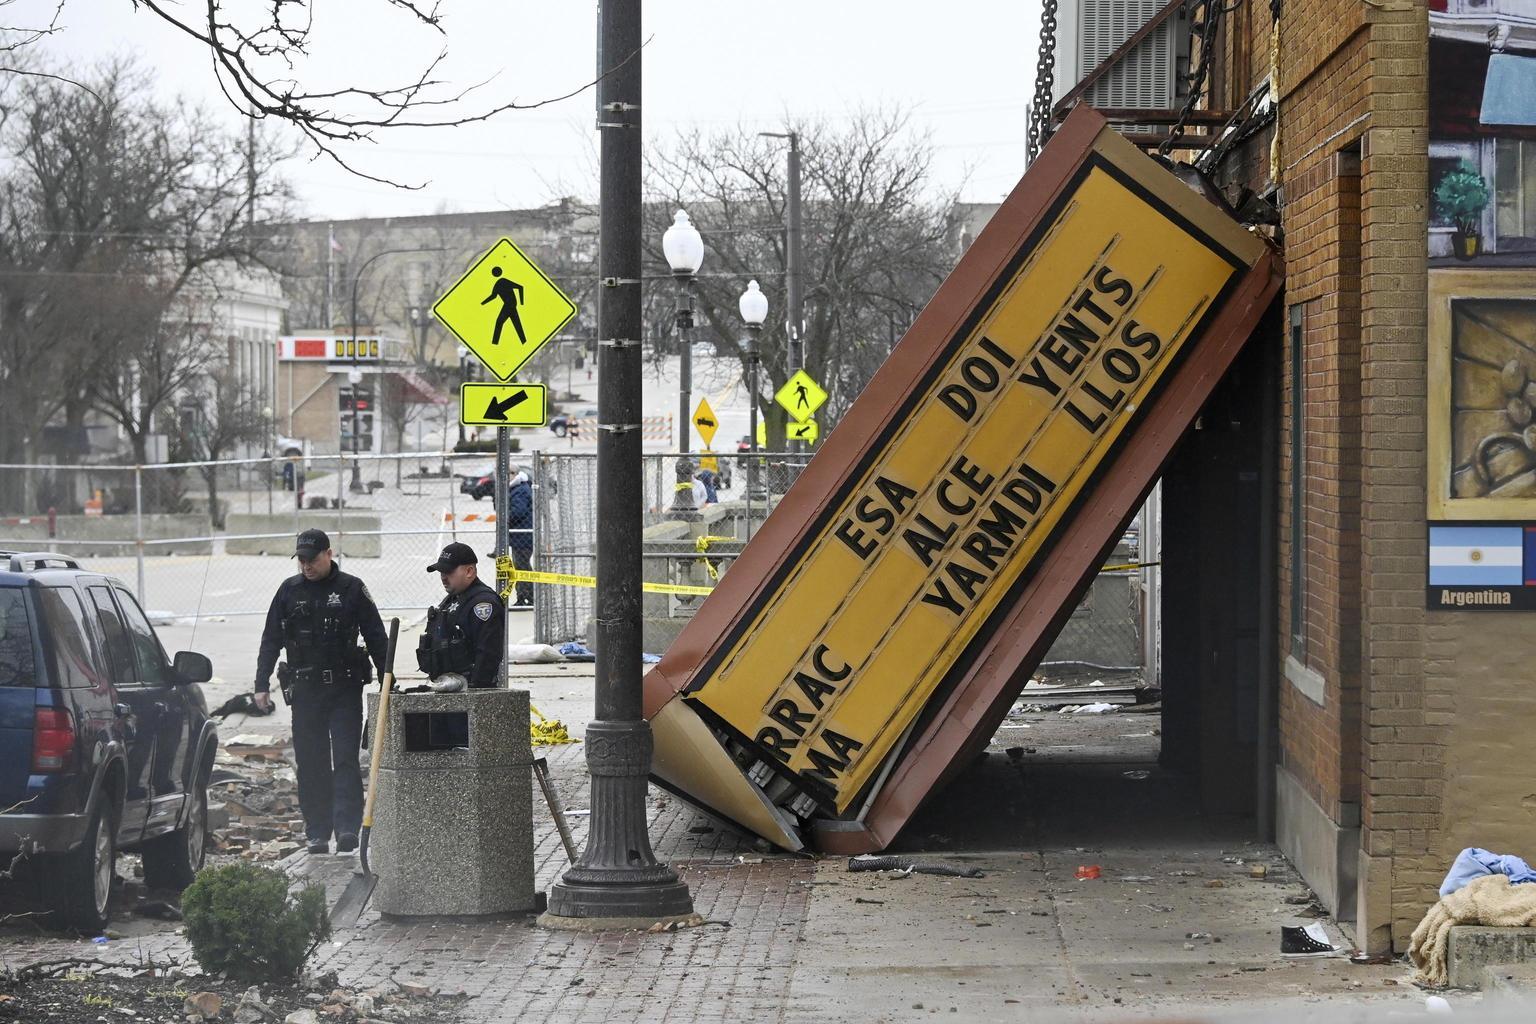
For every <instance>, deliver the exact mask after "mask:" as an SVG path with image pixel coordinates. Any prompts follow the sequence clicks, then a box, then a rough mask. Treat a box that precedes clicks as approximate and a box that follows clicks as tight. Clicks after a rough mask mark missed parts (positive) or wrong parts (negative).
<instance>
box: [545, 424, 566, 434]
mask: <svg viewBox="0 0 1536 1024" xmlns="http://www.w3.org/2000/svg"><path fill="white" fill-rule="evenodd" d="M549 429H550V430H551V431H553V432H554V435H555V436H556V437H564V436H565V424H564V423H555V424H551V426H550V428H549Z"/></svg>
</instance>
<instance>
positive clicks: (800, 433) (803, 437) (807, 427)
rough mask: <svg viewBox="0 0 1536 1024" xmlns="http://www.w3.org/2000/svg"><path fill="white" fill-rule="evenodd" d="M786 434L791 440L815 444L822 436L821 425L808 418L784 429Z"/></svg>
mask: <svg viewBox="0 0 1536 1024" xmlns="http://www.w3.org/2000/svg"><path fill="white" fill-rule="evenodd" d="M784 436H785V437H787V438H789V439H790V440H791V441H804V442H805V443H806V444H814V443H815V442H816V439H817V438H818V437H820V436H821V427H819V426H817V425H816V421H815V420H806V421H805V422H804V423H791V424H789V425H788V426H787V427H786V428H785V429H784Z"/></svg>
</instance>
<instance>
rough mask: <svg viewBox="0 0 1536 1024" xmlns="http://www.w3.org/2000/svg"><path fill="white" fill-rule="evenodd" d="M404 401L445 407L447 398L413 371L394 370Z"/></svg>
mask: <svg viewBox="0 0 1536 1024" xmlns="http://www.w3.org/2000/svg"><path fill="white" fill-rule="evenodd" d="M394 375H395V376H396V377H397V378H399V380H400V390H401V393H402V395H403V397H404V400H405V401H407V402H411V403H413V404H416V405H447V404H448V396H447V395H445V394H443V392H441V391H439V390H438V389H437V388H435V387H433V386H432V385H431V384H430V383H429V382H428V381H427V379H426V378H425V377H423V376H422V375H421V374H419V373H417V372H416V371H415V370H395V371H394Z"/></svg>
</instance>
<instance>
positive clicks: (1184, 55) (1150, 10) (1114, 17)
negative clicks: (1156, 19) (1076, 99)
mask: <svg viewBox="0 0 1536 1024" xmlns="http://www.w3.org/2000/svg"><path fill="white" fill-rule="evenodd" d="M1165 3H1166V0H1061V6H1060V8H1059V10H1058V12H1057V29H1056V82H1055V86H1056V88H1055V93H1056V97H1055V98H1056V99H1058V100H1059V99H1060V98H1061V97H1062V96H1063V95H1065V94H1066V93H1067V92H1068V91H1069V90H1070V89H1072V88H1073V87H1074V86H1076V85H1077V83H1078V82H1081V81H1082V80H1083V79H1084V78H1086V77H1087V76H1088V74H1089V73H1090V72H1092V71H1093V69H1094V68H1096V67H1098V66H1099V64H1100V63H1102V62H1103V61H1104V59H1105V58H1106V57H1108V56H1109V55H1110V54H1112V53H1114V52H1115V50H1116V49H1118V48H1119V47H1120V45H1121V44H1122V43H1124V42H1125V41H1126V40H1127V39H1129V38H1130V37H1131V36H1132V35H1134V34H1135V33H1136V31H1137V30H1138V29H1140V28H1141V27H1142V26H1143V25H1145V24H1146V23H1147V22H1149V21H1151V20H1152V18H1153V16H1155V15H1156V14H1157V12H1158V11H1160V10H1162V8H1163V6H1164V4H1165ZM1188 38H1189V32H1188V27H1187V24H1186V21H1185V17H1184V13H1183V12H1182V11H1180V12H1179V13H1177V14H1175V15H1173V16H1172V17H1170V18H1168V19H1167V20H1166V21H1164V22H1163V23H1162V24H1161V25H1159V26H1158V27H1157V28H1155V29H1153V31H1152V33H1151V34H1150V35H1149V36H1147V38H1146V39H1144V40H1142V41H1141V43H1140V44H1138V45H1137V46H1136V48H1135V49H1133V50H1132V51H1131V52H1130V53H1129V54H1127V55H1126V56H1125V57H1124V58H1123V59H1121V60H1120V61H1119V62H1118V63H1117V64H1116V65H1115V66H1114V67H1112V68H1110V69H1109V71H1108V72H1107V73H1106V74H1104V75H1103V77H1101V78H1100V79H1099V80H1098V81H1097V82H1095V83H1094V84H1093V85H1092V86H1090V87H1089V89H1088V91H1087V93H1086V94H1085V95H1084V96H1083V102H1085V103H1087V104H1088V105H1089V106H1092V107H1132V108H1137V107H1139V108H1142V109H1146V110H1168V109H1171V108H1175V107H1177V106H1178V105H1179V104H1181V103H1183V101H1184V96H1183V87H1182V85H1181V83H1180V79H1179V73H1180V71H1181V69H1182V68H1183V67H1184V65H1185V64H1186V63H1187V61H1188V57H1189V49H1188ZM1116 125H1117V127H1119V128H1121V129H1122V130H1126V131H1153V130H1158V128H1156V127H1154V126H1141V125H1136V124H1134V123H1130V122H1124V121H1120V120H1117V121H1116ZM1162 128H1163V129H1164V130H1166V126H1162Z"/></svg>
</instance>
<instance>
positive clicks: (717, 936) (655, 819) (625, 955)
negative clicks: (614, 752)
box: [3, 744, 815, 1024]
mask: <svg viewBox="0 0 1536 1024" xmlns="http://www.w3.org/2000/svg"><path fill="white" fill-rule="evenodd" d="M541 749H542V752H543V753H545V755H546V756H547V757H548V759H549V765H550V773H551V776H552V777H553V778H554V780H555V785H556V787H557V789H558V791H559V792H560V794H561V795H562V797H563V800H564V803H565V805H566V806H567V807H568V808H572V809H582V808H584V807H585V806H586V803H587V781H586V779H587V776H586V766H585V755H584V748H583V747H582V746H581V745H580V744H573V745H570V746H563V747H555V748H541ZM530 784H532V782H531V780H530ZM650 806H651V813H650V823H651V838H652V842H653V844H654V847H655V849H656V853H657V856H658V857H659V858H661V859H662V860H664V861H666V862H668V863H670V864H672V865H673V866H674V867H676V868H677V869H678V870H679V872H680V874H681V875H682V877H683V879H684V881H686V882H687V883H688V886H689V888H690V890H691V891H692V893H693V898H694V905H695V908H696V909H697V910H698V912H699V914H701V915H702V916H703V917H704V918H705V920H706V921H707V922H708V923H707V924H706V925H704V926H703V927H699V928H691V929H684V930H681V931H677V932H671V933H666V934H660V935H644V934H638V933H609V934H603V935H584V934H576V933H568V932H555V931H547V930H545V929H541V928H538V927H535V926H534V925H533V921H532V918H531V917H527V918H523V917H519V918H515V919H511V920H496V921H487V922H483V923H474V922H461V921H441V922H431V921H422V922H406V921H386V920H384V919H383V918H381V917H380V916H379V914H378V913H377V912H376V911H373V910H371V909H370V910H369V911H367V912H365V913H364V915H363V917H362V918H361V920H360V921H359V922H358V926H357V928H356V929H354V930H351V931H345V932H339V933H338V934H337V935H336V936H335V937H334V939H333V940H332V941H331V942H329V943H327V944H326V945H325V946H324V947H322V949H321V950H320V951H319V952H318V953H317V954H316V956H315V958H314V960H313V961H312V962H311V964H310V965H309V969H310V970H311V971H312V972H314V973H323V972H325V971H336V972H337V974H338V975H340V977H341V981H342V983H343V984H345V985H349V986H357V987H367V986H370V985H374V984H377V983H379V982H383V981H387V980H389V979H395V980H398V981H413V982H417V983H423V984H428V985H432V986H434V987H438V988H440V989H442V990H443V991H445V992H454V991H458V990H463V991H464V992H465V993H466V994H467V995H469V997H470V1001H469V1003H468V1004H467V1007H466V1011H465V1015H466V1019H467V1020H471V1021H484V1022H487V1024H489V1022H505V1021H515V1020H520V1019H527V1020H531V1021H537V1020H559V1021H561V1022H578V1021H625V1020H661V1019H664V1018H666V1017H667V1015H668V1014H677V1015H678V1017H679V1018H680V1019H685V1020H699V1021H711V1020H724V1019H726V1017H727V1015H729V1016H731V1017H732V1018H735V1019H745V1020H751V1021H765V1020H778V1019H780V1018H781V1016H782V1014H783V1012H784V1006H785V1003H786V1001H787V998H788V994H789V981H790V973H791V968H792V965H793V962H794V955H795V948H796V944H797V942H798V941H799V938H800V930H801V927H802V925H803V924H804V922H805V919H806V914H807V907H808V903H809V899H810V894H811V885H810V884H809V883H810V881H811V880H812V878H813V876H814V874H815V865H814V864H813V863H812V862H811V861H809V860H807V859H804V858H796V857H786V856H782V855H771V854H768V855H765V854H763V853H760V852H758V851H757V850H755V849H754V847H753V845H752V844H751V843H749V842H748V841H747V840H745V839H742V838H740V837H738V836H735V835H733V834H732V833H729V832H724V831H722V830H720V829H719V828H718V827H716V826H714V825H711V824H710V823H708V822H707V821H706V819H704V818H703V817H701V816H699V815H697V814H695V813H694V811H693V810H692V808H690V807H689V806H688V805H686V804H684V803H682V802H681V801H680V800H678V799H677V798H676V797H674V796H671V795H670V794H667V793H665V792H663V791H660V790H654V789H653V790H652V791H651V797H650ZM534 824H535V829H536V832H535V841H536V846H535V851H534V856H535V863H536V868H535V871H536V879H535V881H536V885H537V886H538V887H539V888H540V889H543V890H547V889H548V888H549V886H550V884H552V883H553V882H554V881H555V880H556V879H557V878H558V877H559V876H560V873H561V872H562V871H564V869H565V867H566V856H565V850H564V848H563V847H562V845H561V843H560V837H559V834H558V832H557V831H556V830H555V827H554V823H553V821H552V820H551V819H550V817H549V814H548V811H547V810H546V808H545V805H544V802H543V800H542V798H541V796H540V795H539V793H538V791H537V789H535V804H534ZM571 825H572V832H573V833H574V837H575V840H576V845H577V848H578V849H580V848H581V847H582V845H583V844H584V843H585V841H586V832H587V818H586V816H585V815H583V814H578V815H574V816H572V818H571ZM351 863H352V862H351V860H350V859H343V858H336V857H316V858H310V857H309V856H308V855H306V854H298V855H295V856H294V857H292V858H290V859H289V860H288V861H286V862H284V864H283V866H284V867H285V868H286V869H287V870H289V871H290V872H291V873H293V874H295V875H299V876H302V877H306V878H309V879H311V880H314V881H316V882H319V883H321V884H323V885H325V887H326V889H327V895H328V896H329V898H330V900H331V901H332V902H334V900H335V899H336V897H337V896H339V895H340V892H341V890H342V889H343V888H345V886H346V884H347V882H348V881H350V879H351V878H352V868H351ZM63 956H87V957H92V956H94V957H100V958H101V959H104V960H111V961H114V962H122V963H133V962H135V961H138V960H141V959H143V958H145V957H148V958H151V959H155V960H164V959H167V958H173V957H174V958H176V959H178V960H182V961H183V962H186V963H188V964H190V963H191V962H192V961H191V955H190V951H189V949H188V947H187V945H186V943H185V942H184V941H183V939H182V937H181V935H180V933H179V932H163V933H160V934H156V935H153V936H146V937H143V938H138V939H132V940H125V941H121V942H113V943H111V944H108V945H105V946H95V945H91V944H90V943H88V942H81V941H77V940H66V939H51V938H43V939H37V940H30V939H29V940H20V941H12V942H8V943H6V945H5V946H4V947H3V960H4V962H6V963H8V964H11V965H13V966H20V965H23V964H26V963H30V962H36V961H38V960H44V959H53V958H57V957H63Z"/></svg>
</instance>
